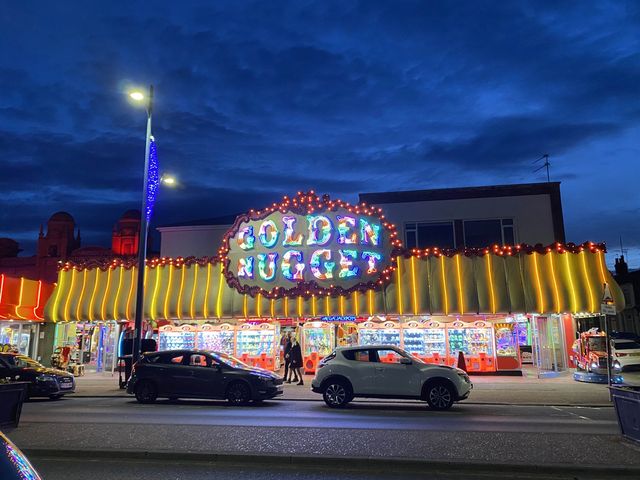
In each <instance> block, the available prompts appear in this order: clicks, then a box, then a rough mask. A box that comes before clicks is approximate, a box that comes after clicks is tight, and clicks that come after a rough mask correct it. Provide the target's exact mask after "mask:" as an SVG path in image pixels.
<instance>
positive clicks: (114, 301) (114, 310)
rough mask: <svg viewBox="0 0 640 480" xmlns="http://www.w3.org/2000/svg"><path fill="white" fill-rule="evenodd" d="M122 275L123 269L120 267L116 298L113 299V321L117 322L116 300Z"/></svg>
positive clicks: (120, 286) (118, 295)
mask: <svg viewBox="0 0 640 480" xmlns="http://www.w3.org/2000/svg"><path fill="white" fill-rule="evenodd" d="M123 273H124V267H123V266H122V265H120V277H119V278H118V288H117V290H116V297H115V298H114V299H113V319H114V320H118V298H119V297H120V289H121V288H122V275H123Z"/></svg>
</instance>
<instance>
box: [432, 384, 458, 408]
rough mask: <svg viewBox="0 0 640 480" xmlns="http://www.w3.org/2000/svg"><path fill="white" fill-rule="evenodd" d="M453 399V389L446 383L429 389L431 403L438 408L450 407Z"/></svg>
mask: <svg viewBox="0 0 640 480" xmlns="http://www.w3.org/2000/svg"><path fill="white" fill-rule="evenodd" d="M451 400H452V397H451V391H450V390H449V389H448V388H447V387H445V386H444V385H436V386H435V387H433V388H432V389H431V390H429V403H430V404H431V405H433V406H434V407H436V408H438V409H445V408H448V407H449V406H450V405H451Z"/></svg>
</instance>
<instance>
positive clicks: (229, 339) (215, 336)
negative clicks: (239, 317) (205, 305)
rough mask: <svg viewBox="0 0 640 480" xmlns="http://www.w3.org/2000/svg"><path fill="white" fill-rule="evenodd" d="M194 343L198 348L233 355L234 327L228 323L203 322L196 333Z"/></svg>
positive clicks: (234, 346) (234, 342)
mask: <svg viewBox="0 0 640 480" xmlns="http://www.w3.org/2000/svg"><path fill="white" fill-rule="evenodd" d="M196 345H197V346H198V348H199V349H200V350H207V351H209V352H220V353H226V354H227V355H234V354H235V350H236V332H235V327H234V326H233V325H231V324H229V323H222V324H220V325H211V324H208V323H205V324H204V325H202V326H201V327H200V330H199V331H198V332H197V333H196Z"/></svg>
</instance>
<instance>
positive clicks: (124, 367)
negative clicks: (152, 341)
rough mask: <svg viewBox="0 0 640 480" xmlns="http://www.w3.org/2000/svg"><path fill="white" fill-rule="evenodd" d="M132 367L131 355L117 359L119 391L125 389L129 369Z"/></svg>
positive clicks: (129, 374) (129, 373)
mask: <svg viewBox="0 0 640 480" xmlns="http://www.w3.org/2000/svg"><path fill="white" fill-rule="evenodd" d="M132 366H133V355H124V356H122V357H118V386H119V387H120V390H124V389H125V388H126V387H127V382H128V381H129V377H131V367H132Z"/></svg>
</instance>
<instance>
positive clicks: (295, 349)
mask: <svg viewBox="0 0 640 480" xmlns="http://www.w3.org/2000/svg"><path fill="white" fill-rule="evenodd" d="M289 357H290V359H291V364H290V365H289V368H291V371H292V372H293V374H294V376H295V379H294V380H293V381H294V382H298V383H297V384H298V385H304V382H303V381H302V373H301V372H300V368H301V367H302V349H301V348H300V343H298V339H297V338H296V337H292V338H291V350H290V352H289ZM298 380H299V381H298ZM288 383H291V380H290V381H289V382H288Z"/></svg>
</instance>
